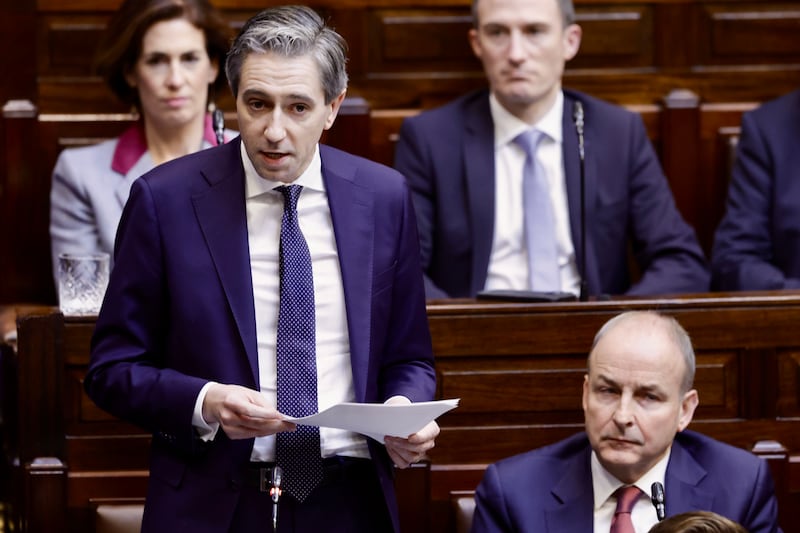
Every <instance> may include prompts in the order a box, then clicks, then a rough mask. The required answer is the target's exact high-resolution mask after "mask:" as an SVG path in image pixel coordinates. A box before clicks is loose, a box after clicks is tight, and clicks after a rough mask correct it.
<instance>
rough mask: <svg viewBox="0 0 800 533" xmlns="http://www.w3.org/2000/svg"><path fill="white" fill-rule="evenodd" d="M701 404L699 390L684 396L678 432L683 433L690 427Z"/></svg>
mask: <svg viewBox="0 0 800 533" xmlns="http://www.w3.org/2000/svg"><path fill="white" fill-rule="evenodd" d="M699 403H700V397H699V395H698V394H697V390H695V389H692V390H690V391H689V392H687V393H686V394H684V395H683V400H682V401H681V409H680V413H678V431H683V430H684V429H686V427H687V426H688V425H689V422H691V421H692V417H694V411H695V409H697V405H698V404H699Z"/></svg>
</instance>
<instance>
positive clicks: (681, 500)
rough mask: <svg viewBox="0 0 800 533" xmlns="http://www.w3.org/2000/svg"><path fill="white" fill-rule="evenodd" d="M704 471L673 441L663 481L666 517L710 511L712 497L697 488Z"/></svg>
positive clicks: (704, 474) (676, 441)
mask: <svg viewBox="0 0 800 533" xmlns="http://www.w3.org/2000/svg"><path fill="white" fill-rule="evenodd" d="M705 477H706V470H705V468H703V467H702V465H700V464H699V463H698V462H697V461H695V460H694V457H692V455H691V454H690V453H689V452H688V451H687V450H686V449H685V448H684V447H683V446H682V445H681V444H680V442H678V440H675V441H674V442H673V444H672V452H671V453H670V457H669V464H668V465H667V473H666V476H665V480H664V482H665V483H664V496H665V497H664V499H665V502H664V503H665V508H666V514H667V516H672V515H676V514H680V513H685V512H687V511H693V510H695V509H712V505H713V502H714V495H713V494H711V493H709V492H706V491H704V490H701V489H700V488H698V486H697V485H698V484H699V483H700V481H701V480H702V479H703V478H705Z"/></svg>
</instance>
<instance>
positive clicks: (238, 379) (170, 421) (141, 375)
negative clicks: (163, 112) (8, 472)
mask: <svg viewBox="0 0 800 533" xmlns="http://www.w3.org/2000/svg"><path fill="white" fill-rule="evenodd" d="M345 52H346V45H345V43H344V41H343V39H342V38H341V36H339V35H338V34H337V33H335V32H334V31H333V30H332V29H330V28H328V27H327V26H326V25H325V24H324V22H323V21H322V19H321V18H320V17H319V16H318V15H317V14H316V13H315V12H314V11H312V10H311V9H308V8H304V7H297V6H293V7H278V8H272V9H267V10H265V11H263V12H261V13H260V14H258V15H256V16H255V17H253V18H252V19H250V20H249V21H248V22H247V23H246V24H245V26H244V27H243V29H242V31H241V33H240V34H239V36H238V37H237V39H236V41H235V42H234V44H233V46H232V48H231V51H230V53H229V55H228V58H227V63H226V72H227V75H228V80H229V83H230V85H231V88H232V90H233V94H234V96H235V97H236V111H237V116H238V121H239V123H238V125H239V129H240V131H241V138H238V139H235V140H233V141H232V142H230V143H229V144H226V145H224V146H221V147H219V148H215V149H213V150H208V151H204V152H202V153H198V154H195V155H192V156H188V157H185V158H181V159H178V160H175V161H173V162H171V163H169V164H165V165H163V166H160V167H158V168H156V169H154V170H153V171H151V172H150V173H148V174H146V175H144V176H143V177H142V178H140V179H139V180H137V181H136V183H135V184H134V185H133V188H132V190H131V195H130V199H129V201H128V203H127V205H126V207H125V210H124V213H123V216H122V221H121V224H120V228H119V232H118V235H117V240H116V244H115V248H116V249H115V257H116V267H115V269H114V273H113V275H112V277H111V280H110V283H109V287H108V292H107V294H106V299H105V302H104V305H103V308H102V311H101V312H100V315H99V317H98V320H97V329H96V331H95V335H94V338H93V341H92V358H91V363H90V367H89V371H88V373H87V376H86V381H85V388H86V391H87V393H88V394H89V396H90V397H91V398H92V399H93V400H94V401H95V402H97V404H98V405H99V406H101V407H102V408H104V409H106V410H107V411H109V412H110V413H112V414H114V415H116V416H118V417H120V418H123V419H125V420H129V421H131V422H133V423H136V424H138V425H140V426H142V427H144V428H147V429H149V430H151V431H152V432H153V441H152V450H151V463H150V477H149V485H148V494H147V502H146V506H145V513H144V519H143V528H142V530H143V531H145V532H148V531H174V532H178V531H193V532H209V533H210V532H227V531H237V532H238V531H242V532H246V531H266V530H268V528H269V527H270V524H271V523H272V521H273V508H274V507H273V503H274V502H273V499H272V498H271V496H270V494H269V489H270V488H271V487H270V482H273V481H275V480H274V474H275V472H276V463H275V462H276V461H278V462H280V461H281V454H282V453H284V452H281V451H280V449H281V447H280V442H281V439H282V438H283V439H286V436H287V432H293V431H297V432H300V430H301V429H303V427H301V426H295V424H293V423H291V422H288V421H285V420H284V419H283V416H282V413H280V412H278V408H277V405H278V404H279V402H280V401H281V397H282V395H283V397H286V395H287V393H289V395H290V396H291V395H295V396H302V395H304V394H305V393H302V394H301V392H300V391H301V387H300V383H297V382H291V383H289V385H288V386H287V385H285V383H286V382H282V381H281V378H280V375H281V372H282V370H281V368H284V369H286V368H287V365H282V364H281V357H282V356H281V355H280V354H281V350H282V348H281V346H289V347H288V348H283V350H284V352H286V351H288V352H291V353H294V352H300V351H303V352H304V353H305V352H307V351H308V348H309V345H311V348H312V350H313V351H312V352H311V353H312V357H311V362H310V363H309V364H310V367H311V368H312V369H313V368H315V371H314V372H310V373H309V375H311V376H315V377H316V382H317V383H316V388H315V391H316V393H315V394H316V395H317V399H316V401H317V402H318V404H317V405H316V408H318V409H319V410H323V409H325V408H326V407H329V406H331V405H334V404H337V403H340V402H369V403H376V402H384V403H409V402H418V401H427V400H431V399H432V398H433V395H434V390H435V373H434V368H433V357H432V350H431V340H430V334H429V331H428V325H427V317H426V313H425V301H424V287H423V282H422V271H421V267H420V264H419V248H418V237H417V233H416V227H415V221H414V213H413V208H412V203H411V199H410V194H409V191H408V190H407V187H406V185H405V182H404V180H403V177H402V176H401V175H400V174H398V173H397V172H395V171H394V170H392V169H389V168H386V167H384V166H381V165H378V164H376V163H373V162H370V161H367V160H365V159H361V158H358V157H355V156H352V155H349V154H346V153H343V152H341V151H338V150H335V149H332V148H329V147H326V146H321V145H319V144H318V142H319V139H320V137H321V135H322V132H323V130H326V129H328V128H330V127H331V125H332V124H333V122H334V119H335V117H336V114H337V111H338V110H339V106H340V104H341V102H342V100H343V99H344V96H345V91H346V85H347V75H346V72H345V57H346V56H345ZM298 187H302V188H298ZM289 190H291V191H294V193H292V194H296V193H297V191H300V194H299V199H297V197H296V196H295V197H294V198H295V199H296V202H297V204H296V211H294V214H293V215H289V214H288V213H289V212H290V208H289V207H288V204H289V203H290V202H289V200H288V198H289V196H291V195H290V194H287V192H286V191H289ZM284 197H286V198H287V200H286V204H287V207H286V208H285V207H284ZM285 209H286V211H284V210H285ZM287 217H288V218H293V219H294V220H295V221H296V222H295V223H294V225H293V228H294V229H293V230H292V231H293V232H294V233H293V238H294V239H295V240H294V241H291V242H292V244H291V245H288V246H289V247H292V248H297V249H299V248H303V246H301V245H299V244H298V241H297V233H298V231H297V227H298V224H299V233H301V234H302V235H301V238H302V239H303V240H304V241H305V243H306V245H307V250H308V252H307V253H306V257H310V262H308V263H304V264H310V268H305V269H300V270H303V274H300V273H298V272H299V271H298V270H297V268H296V265H294V263H297V264H300V262H301V261H300V260H299V259H297V260H296V259H294V258H293V259H286V258H285V257H284V252H285V250H284V249H283V248H284V244H283V231H282V225H284V226H285V225H287V222H285V221H284V222H282V218H283V219H284V220H287ZM279 242H280V243H281V244H280V245H279ZM287 242H290V241H287ZM293 253H296V250H295V252H293ZM286 257H289V256H286ZM292 257H295V256H292ZM289 262H291V263H292V264H293V265H294V266H293V267H292V268H294V270H293V271H292V272H293V273H294V275H295V276H296V277H295V278H293V280H297V279H300V278H301V277H303V275H306V277H305V278H304V283H307V282H308V277H311V278H313V290H312V294H313V297H312V298H305V297H304V298H305V299H304V300H303V301H300V299H294V300H291V301H284V300H285V299H284V297H283V291H284V288H286V287H293V286H294V284H295V283H294V281H291V282H290V281H286V282H284V274H283V272H284V268H285V267H286V264H285V263H289ZM308 300H311V315H312V316H311V317H309V316H308V315H302V320H297V322H303V323H304V324H306V323H310V324H312V325H313V327H312V328H311V330H312V333H313V334H314V336H313V342H309V341H308V338H307V337H306V335H308V334H309V332H308V330H304V331H303V336H302V338H301V336H300V335H299V334H298V335H297V336H296V337H289V338H288V340H286V337H287V333H285V329H284V327H283V326H280V327H279V324H285V323H286V322H281V320H282V318H283V317H284V313H285V312H287V313H288V312H289V311H288V310H291V309H292V308H293V306H294V308H297V309H299V308H302V307H303V306H304V305H306V304H307V302H308ZM281 339H284V341H285V342H284V341H282V340H281ZM287 342H288V344H287ZM276 354H277V355H276ZM276 361H277V362H276ZM306 368H308V367H306ZM283 372H286V370H284V371H283ZM310 379H312V380H313V377H312V378H310ZM282 383H283V384H282ZM305 388H306V387H303V390H305ZM276 398H277V400H276ZM289 414H292V413H289ZM305 427H306V428H307V427H308V426H305ZM304 431H305V430H304ZM438 432H439V428H438V426H437V425H436V423H435V422H431V423H430V424H428V425H427V426H425V427H424V428H422V429H421V430H420V431H418V432H417V433H415V434H413V435H410V436H408V437H406V438H398V437H389V436H387V437H385V438H384V439H383V442H378V441H377V440H372V439H368V438H366V437H364V436H362V435H359V434H356V433H353V432H350V431H345V430H340V429H333V428H320V429H319V432H318V434H317V436H316V437H315V438H316V439H317V441H316V442H318V445H317V446H316V449H314V450H313V451H312V452H309V453H308V454H306V455H303V456H301V457H300V461H299V463H300V465H301V466H299V467H298V468H303V467H302V464H303V463H308V464H320V465H321V466H320V468H319V470H316V471H315V472H311V470H309V471H308V472H306V471H305V470H303V471H302V473H297V474H296V473H295V472H294V471H289V470H290V469H289V467H287V468H285V469H284V471H283V478H284V479H283V480H284V487H288V483H289V480H292V481H293V482H294V481H297V482H299V481H301V478H303V479H302V481H303V483H304V485H303V486H304V487H306V488H308V490H310V493H302V492H297V493H294V492H289V491H288V490H286V491H284V492H283V494H282V495H281V496H280V498H279V502H278V504H277V509H278V513H277V530H278V531H280V532H312V531H314V532H316V531H341V532H364V533H366V532H384V531H398V529H399V525H398V524H399V521H398V511H397V504H396V501H395V495H394V488H393V470H392V469H393V466H392V465H393V464H394V465H396V466H398V467H400V468H404V467H406V466H408V465H409V464H411V463H413V462H416V461H418V460H419V459H420V458H422V457H423V455H424V454H425V452H426V451H427V450H429V449H430V448H431V447H432V446H433V444H434V439H435V437H436V436H437V435H438ZM277 434H283V437H282V436H281V435H277ZM304 434H305V433H304ZM276 442H277V443H278V444H276ZM297 446H299V444H297ZM290 448H291V447H290ZM287 450H288V451H287V452H286V453H287V454H288V453H289V452H293V450H292V449H288V448H287ZM287 456H288V455H287ZM298 472H299V471H298ZM306 475H308V479H312V478H313V479H314V482H313V483H305V481H306V479H305V477H306ZM309 487H310V488H309Z"/></svg>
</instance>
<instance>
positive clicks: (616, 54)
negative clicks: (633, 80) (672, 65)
mask: <svg viewBox="0 0 800 533" xmlns="http://www.w3.org/2000/svg"><path fill="white" fill-rule="evenodd" d="M576 22H577V23H578V24H579V25H580V26H581V28H582V29H583V38H582V40H581V47H580V50H579V52H578V55H577V57H575V58H574V59H573V60H572V61H571V62H570V63H569V66H570V68H576V69H582V68H603V67H605V68H614V69H621V68H641V67H652V66H654V54H653V48H654V46H653V9H652V7H650V6H645V5H638V6H636V5H628V6H625V5H623V6H609V7H604V6H596V7H595V6H592V7H591V8H588V7H583V8H579V9H578V10H577V13H576Z"/></svg>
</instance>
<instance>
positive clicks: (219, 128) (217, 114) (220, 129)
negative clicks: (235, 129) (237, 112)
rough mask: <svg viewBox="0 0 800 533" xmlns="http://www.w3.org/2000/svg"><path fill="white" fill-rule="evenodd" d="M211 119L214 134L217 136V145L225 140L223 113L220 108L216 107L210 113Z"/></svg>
mask: <svg viewBox="0 0 800 533" xmlns="http://www.w3.org/2000/svg"><path fill="white" fill-rule="evenodd" d="M211 119H212V122H213V124H214V134H215V135H216V136H217V146H219V145H221V144H223V143H224V142H225V115H224V114H223V113H222V110H221V109H219V108H217V109H215V110H214V112H213V113H212V114H211Z"/></svg>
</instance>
